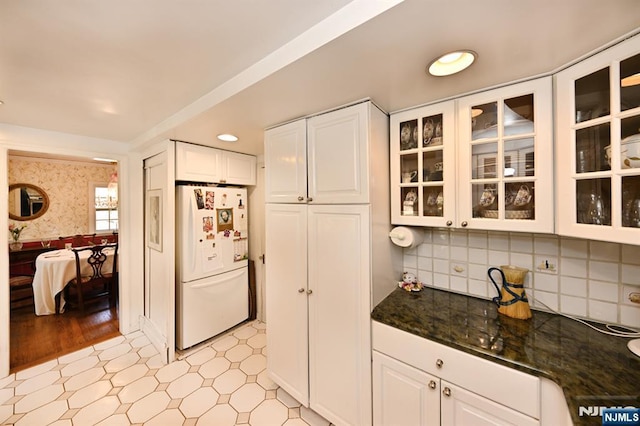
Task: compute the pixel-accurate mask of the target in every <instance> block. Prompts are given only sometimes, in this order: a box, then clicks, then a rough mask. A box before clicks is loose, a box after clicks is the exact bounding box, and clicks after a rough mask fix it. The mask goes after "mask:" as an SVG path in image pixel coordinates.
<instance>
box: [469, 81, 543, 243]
mask: <svg viewBox="0 0 640 426" xmlns="http://www.w3.org/2000/svg"><path fill="white" fill-rule="evenodd" d="M552 108H553V104H552V97H551V78H550V77H548V78H543V79H537V80H533V81H530V82H526V83H519V84H514V85H510V86H506V87H503V88H501V89H495V90H491V91H487V92H483V93H479V94H477V95H472V96H469V97H464V98H461V99H460V100H459V101H458V120H459V129H460V139H459V141H458V148H459V151H458V152H459V154H458V155H459V158H458V169H459V174H458V176H459V183H458V188H459V197H460V203H459V206H460V207H459V210H460V211H459V216H460V221H461V225H462V226H468V227H470V228H480V229H496V230H515V231H518V230H520V231H535V232H553V230H554V223H553V186H552V177H553V157H552V154H553V139H552V136H553V134H552V126H551V119H552V112H551V111H552Z"/></svg>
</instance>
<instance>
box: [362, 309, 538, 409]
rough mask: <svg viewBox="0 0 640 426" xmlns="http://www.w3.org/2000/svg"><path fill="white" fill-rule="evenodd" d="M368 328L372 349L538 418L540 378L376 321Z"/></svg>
mask: <svg viewBox="0 0 640 426" xmlns="http://www.w3.org/2000/svg"><path fill="white" fill-rule="evenodd" d="M372 330H373V349H375V350H377V351H379V352H382V353H384V354H386V355H388V356H390V357H392V358H395V359H397V360H399V361H402V362H404V363H406V364H409V365H411V366H413V367H415V368H418V369H420V370H422V371H424V372H426V373H429V374H433V375H435V376H438V377H440V378H441V379H443V380H446V381H449V382H451V383H454V384H456V385H458V386H460V387H462V388H465V389H467V390H469V391H472V392H475V393H477V394H479V395H482V396H484V397H486V398H488V399H491V400H493V401H495V402H498V403H500V404H504V405H506V406H508V407H511V408H513V409H515V410H517V411H519V412H521V413H524V414H526V415H528V416H531V417H534V418H536V419H539V418H540V380H539V379H538V378H537V377H535V376H531V375H529V374H525V373H522V372H520V371H517V370H514V369H512V368H509V367H505V366H503V365H500V364H497V363H494V362H492V361H489V360H486V359H483V358H479V357H476V356H473V355H469V354H467V353H465V352H462V351H459V350H457V349H453V348H451V347H449V346H445V345H442V344H440V343H436V342H433V341H430V340H428V339H424V338H422V337H419V336H416V335H414V334H411V333H407V332H405V331H402V330H399V329H396V328H393V327H390V326H388V325H384V324H381V323H379V322H376V321H373V323H372ZM440 360H441V361H442V362H441V363H440V362H439V361H440ZM439 364H441V365H440V367H439V366H438V365H439Z"/></svg>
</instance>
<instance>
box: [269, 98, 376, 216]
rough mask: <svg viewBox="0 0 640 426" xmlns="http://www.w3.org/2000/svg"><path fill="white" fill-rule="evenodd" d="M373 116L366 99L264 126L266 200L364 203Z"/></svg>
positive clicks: (270, 201)
mask: <svg viewBox="0 0 640 426" xmlns="http://www.w3.org/2000/svg"><path fill="white" fill-rule="evenodd" d="M371 114H376V115H377V114H382V113H381V112H380V111H379V110H378V109H377V108H376V107H375V106H373V105H372V104H371V103H370V102H364V103H361V104H358V105H354V106H350V107H347V108H342V109H339V110H336V111H331V112H328V113H325V114H320V115H316V116H313V117H310V118H308V119H301V120H297V121H294V122H291V123H288V124H286V125H283V126H279V127H276V128H273V129H269V130H267V131H266V132H265V164H266V169H265V186H266V197H265V198H266V201H267V203H315V204H326V203H333V204H336V203H348V204H354V203H368V202H369V173H370V172H371V170H370V169H369V155H371V154H370V151H369V149H368V145H367V142H366V141H367V140H369V139H370V138H371V137H372V136H375V137H378V136H377V135H371V134H370V132H372V131H376V128H372V127H371V126H369V123H370V120H369V117H370V116H371ZM385 127H386V126H385ZM384 137H385V138H386V137H387V136H386V135H385V136H384Z"/></svg>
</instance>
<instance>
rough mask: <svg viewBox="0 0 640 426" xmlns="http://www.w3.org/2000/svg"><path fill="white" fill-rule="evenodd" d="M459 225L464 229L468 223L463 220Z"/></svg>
mask: <svg viewBox="0 0 640 426" xmlns="http://www.w3.org/2000/svg"><path fill="white" fill-rule="evenodd" d="M461 225H462V227H463V228H466V227H467V225H468V223H467V221H466V220H465V221H464V222H462V223H461Z"/></svg>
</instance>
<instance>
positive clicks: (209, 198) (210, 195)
mask: <svg viewBox="0 0 640 426" xmlns="http://www.w3.org/2000/svg"><path fill="white" fill-rule="evenodd" d="M214 203H215V192H213V191H206V192H205V201H204V208H205V209H206V210H213V204H214Z"/></svg>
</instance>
